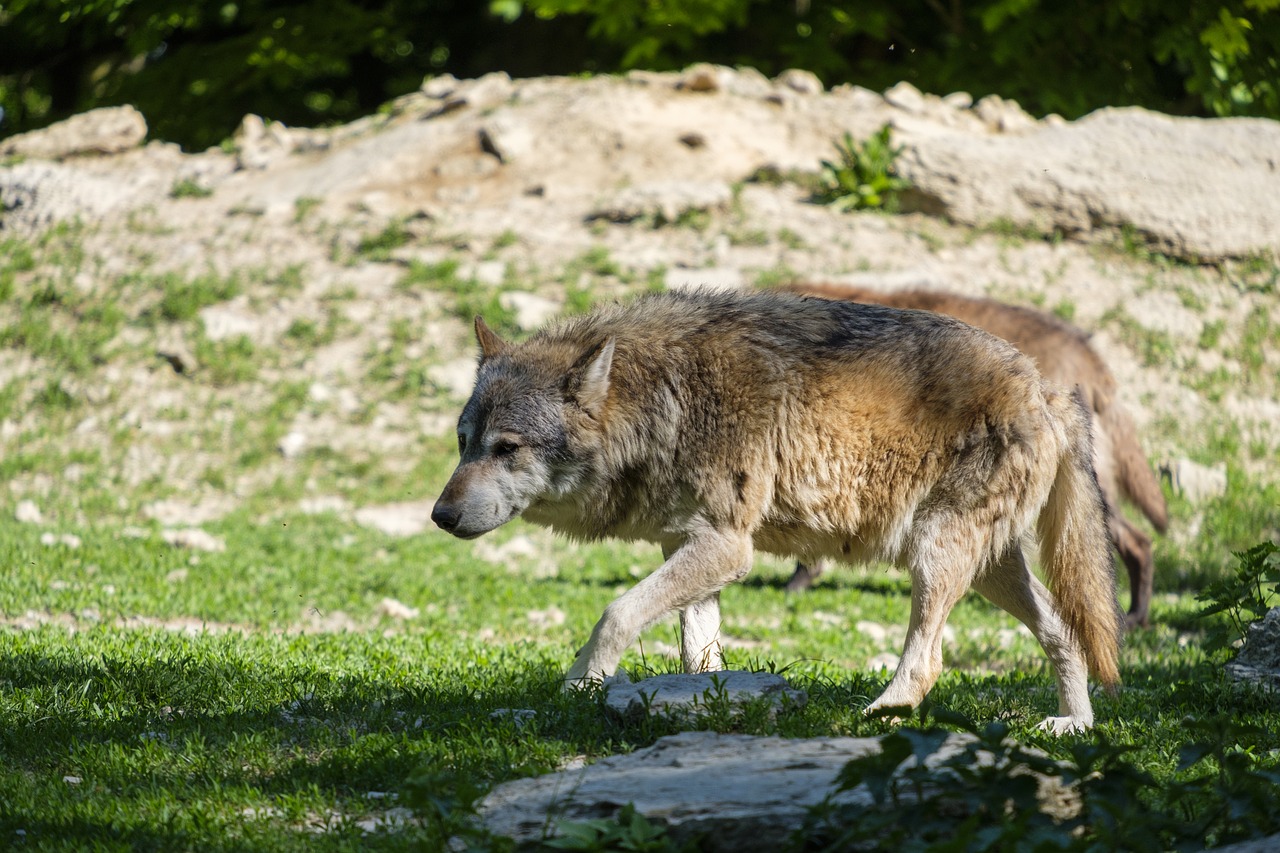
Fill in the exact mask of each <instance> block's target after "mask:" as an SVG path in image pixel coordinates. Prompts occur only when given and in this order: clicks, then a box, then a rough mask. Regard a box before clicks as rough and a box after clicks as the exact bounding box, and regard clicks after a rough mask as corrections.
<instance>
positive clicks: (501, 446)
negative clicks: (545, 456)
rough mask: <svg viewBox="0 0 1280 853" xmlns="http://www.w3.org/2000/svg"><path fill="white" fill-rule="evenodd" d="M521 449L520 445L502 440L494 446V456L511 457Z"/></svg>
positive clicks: (508, 440)
mask: <svg viewBox="0 0 1280 853" xmlns="http://www.w3.org/2000/svg"><path fill="white" fill-rule="evenodd" d="M519 449H520V445H518V444H516V443H515V442H514V441H511V440H510V439H506V438H504V439H500V440H498V441H496V442H494V444H493V455H494V456H510V455H511V454H513V453H515V452H516V451H517V450H519Z"/></svg>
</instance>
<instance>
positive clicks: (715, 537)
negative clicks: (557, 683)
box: [565, 530, 752, 687]
mask: <svg viewBox="0 0 1280 853" xmlns="http://www.w3.org/2000/svg"><path fill="white" fill-rule="evenodd" d="M751 555H752V548H751V538H750V536H748V535H745V534H739V533H736V532H722V531H717V530H705V531H701V532H699V533H698V534H696V535H694V536H691V537H690V538H689V539H688V540H687V541H686V542H685V543H684V544H683V545H681V546H680V547H679V548H677V549H676V550H675V551H674V552H673V553H672V554H671V555H670V557H668V559H667V560H666V562H664V563H663V564H662V566H661V567H660V568H659V569H658V570H657V571H655V572H654V573H653V574H651V575H649V576H648V577H647V578H645V579H644V580H642V581H640V583H638V584H636V585H635V586H634V587H632V588H631V589H629V590H627V591H626V592H624V593H623V594H622V595H621V596H620V597H619V598H618V599H617V600H616V601H614V602H613V603H612V604H610V605H609V606H608V607H606V608H605V611H604V615H603V616H601V617H600V621H599V622H597V623H596V626H595V628H594V629H593V630H592V631H591V639H590V640H588V641H587V644H586V645H585V646H583V648H582V650H581V651H579V652H578V657H577V659H576V660H574V662H573V666H572V667H570V669H569V672H568V674H567V675H566V676H565V685H566V686H567V687H578V686H583V685H586V684H592V683H597V682H599V681H601V680H603V679H604V678H606V677H608V676H610V675H612V674H613V672H614V670H615V669H617V666H618V661H619V660H621V659H622V654H623V652H625V651H626V650H627V647H628V646H630V645H631V644H632V643H633V642H635V639H636V637H638V636H639V635H640V632H641V631H643V630H644V629H645V628H647V627H648V626H649V625H651V624H653V623H654V622H656V621H657V620H659V619H661V618H662V617H663V616H664V615H665V614H667V613H670V612H671V611H672V610H686V609H688V608H691V607H692V608H693V611H692V614H691V615H690V616H689V617H687V618H685V617H682V619H681V623H682V626H683V627H686V628H688V627H692V628H693V629H694V633H693V634H692V635H690V636H689V637H688V638H687V639H686V640H684V641H682V643H681V646H682V655H681V656H682V657H683V658H684V663H685V666H686V668H687V667H688V666H689V664H690V663H691V657H693V658H695V659H694V660H693V661H692V662H694V663H697V662H699V661H698V660H697V659H696V658H697V657H698V655H699V654H700V653H701V652H702V651H703V650H704V648H705V647H707V646H708V645H709V644H710V642H711V640H712V636H713V635H716V636H717V639H716V640H715V645H714V648H715V650H716V653H717V655H716V660H718V659H719V655H718V652H719V642H718V634H719V624H720V618H719V613H720V605H719V599H718V598H716V597H715V596H716V594H717V593H719V591H720V590H721V589H723V588H724V587H725V586H726V585H728V584H730V583H732V582H734V581H736V580H738V579H740V578H742V577H743V576H744V575H745V574H746V573H747V572H748V571H750V569H751ZM695 605H696V607H695ZM713 626H714V627H713ZM699 643H701V644H703V646H702V647H699V645H698V644H699Z"/></svg>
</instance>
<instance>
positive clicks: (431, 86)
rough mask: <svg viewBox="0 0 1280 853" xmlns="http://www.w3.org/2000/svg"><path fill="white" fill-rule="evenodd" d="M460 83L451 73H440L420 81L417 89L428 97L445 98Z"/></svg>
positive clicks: (455, 89)
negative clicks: (420, 83)
mask: <svg viewBox="0 0 1280 853" xmlns="http://www.w3.org/2000/svg"><path fill="white" fill-rule="evenodd" d="M459 85H460V83H459V80H458V78H457V77H454V76H453V75H452V74H441V75H439V76H436V77H427V78H426V79H424V80H423V81H422V85H421V86H420V87H418V91H420V92H422V94H424V95H426V96H427V97H428V98H435V99H437V100H438V99H440V98H447V97H448V96H449V95H452V94H453V93H454V92H456V91H457V90H458V86H459Z"/></svg>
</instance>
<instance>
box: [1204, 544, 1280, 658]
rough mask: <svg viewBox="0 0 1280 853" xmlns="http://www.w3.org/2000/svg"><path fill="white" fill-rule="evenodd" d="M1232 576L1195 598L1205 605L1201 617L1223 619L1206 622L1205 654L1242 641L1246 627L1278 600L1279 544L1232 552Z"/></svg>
mask: <svg viewBox="0 0 1280 853" xmlns="http://www.w3.org/2000/svg"><path fill="white" fill-rule="evenodd" d="M1235 557H1236V561H1237V565H1236V569H1235V571H1234V572H1233V573H1230V574H1226V575H1224V576H1223V577H1222V578H1221V579H1220V580H1217V581H1214V582H1212V583H1210V584H1209V585H1208V586H1207V587H1206V588H1205V589H1204V590H1203V591H1202V592H1200V593H1199V594H1198V595H1197V596H1196V600H1198V601H1203V602H1206V606H1205V607H1204V608H1203V609H1202V610H1201V611H1200V613H1199V615H1200V616H1201V617H1207V616H1213V615H1216V614H1219V613H1221V614H1223V615H1224V616H1225V617H1226V618H1225V619H1220V620H1216V621H1209V620H1206V624H1207V626H1208V632H1207V635H1206V637H1205V642H1204V647H1205V650H1206V651H1216V650H1219V649H1231V648H1233V647H1234V646H1235V644H1236V643H1237V642H1239V641H1240V640H1243V639H1244V636H1245V633H1246V632H1247V631H1248V630H1249V624H1250V623H1251V622H1253V621H1255V620H1257V619H1261V618H1262V617H1263V616H1266V615H1267V611H1268V610H1270V609H1271V608H1272V607H1273V606H1275V605H1276V603H1277V602H1278V601H1280V545H1276V544H1275V543H1274V542H1263V543H1262V544H1260V545H1255V546H1254V547H1252V548H1250V549H1249V550H1247V551H1237V552H1235Z"/></svg>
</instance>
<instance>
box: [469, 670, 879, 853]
mask: <svg viewBox="0 0 1280 853" xmlns="http://www.w3.org/2000/svg"><path fill="white" fill-rule="evenodd" d="M642 683H643V682H642ZM879 749H880V741H879V739H878V738H814V739H803V740H788V739H786V738H780V737H765V738H761V737H752V736H750V735H725V734H718V733H716V732H682V733H681V734H677V735H671V736H670V737H664V738H660V739H659V740H658V741H657V743H655V744H654V745H653V746H651V747H648V748H647V749H640V750H636V751H635V752H633V753H631V754H630V755H618V756H613V757H610V758H605V759H602V760H600V761H598V762H596V763H595V764H592V765H589V766H587V767H582V768H578V769H574V770H567V771H563V772H560V773H552V774H548V775H546V776H540V777H537V778H533V779H518V780H516V781H514V782H507V783H505V784H503V785H499V786H498V787H496V788H494V789H493V791H491V792H490V793H489V795H488V796H487V797H485V799H484V801H483V802H482V803H481V805H480V815H481V819H482V820H483V821H484V824H485V825H486V827H487V828H488V829H489V830H490V831H492V832H494V833H496V834H498V835H505V836H508V837H511V838H514V839H516V840H517V841H532V840H536V839H539V838H542V837H543V834H544V831H548V830H549V831H550V832H551V833H552V834H554V832H555V826H556V822H557V821H583V820H594V819H598V818H608V817H612V816H613V815H615V814H616V813H617V812H618V811H619V810H620V809H621V808H622V806H624V805H626V804H627V803H633V804H634V805H635V808H636V810H637V811H638V812H639V813H640V814H642V815H644V816H645V817H646V818H647V819H648V820H650V821H651V822H653V823H657V824H662V825H665V826H666V827H667V830H668V833H669V834H670V835H671V836H672V837H673V839H674V840H676V841H677V843H679V842H680V841H681V840H683V839H687V838H691V837H693V836H695V835H698V834H702V833H705V834H706V838H705V839H704V842H703V846H702V849H704V850H724V851H742V850H777V849H780V848H781V847H782V846H783V844H784V842H785V841H786V839H787V836H788V835H789V834H790V833H792V832H794V831H795V830H796V829H798V828H799V827H800V825H801V824H802V823H803V821H804V817H805V814H806V810H807V809H808V808H809V807H810V806H813V805H816V804H817V803H819V802H821V801H822V800H823V798H824V797H826V796H827V795H828V794H830V793H831V792H832V790H833V789H834V787H835V778H836V775H837V774H838V773H839V772H840V769H841V768H843V767H844V765H845V764H847V763H848V762H849V761H850V759H853V758H857V757H860V756H864V755H869V754H872V753H875V752H877V751H879ZM838 802H842V803H844V802H848V803H862V802H865V803H866V804H867V805H868V806H869V805H870V804H871V802H872V800H871V796H870V795H869V794H867V793H866V791H862V790H857V789H855V790H853V791H848V792H845V793H843V794H841V795H840V798H839V800H838Z"/></svg>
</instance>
